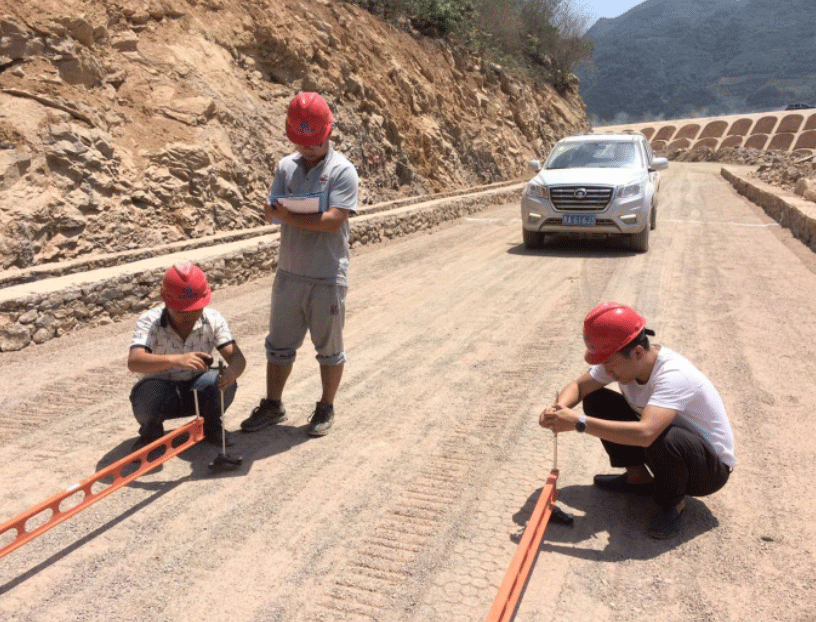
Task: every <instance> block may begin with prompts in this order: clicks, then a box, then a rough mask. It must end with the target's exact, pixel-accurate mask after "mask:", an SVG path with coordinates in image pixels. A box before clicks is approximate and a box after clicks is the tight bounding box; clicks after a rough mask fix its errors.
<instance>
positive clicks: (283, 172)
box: [270, 144, 358, 285]
mask: <svg viewBox="0 0 816 622" xmlns="http://www.w3.org/2000/svg"><path fill="white" fill-rule="evenodd" d="M357 184H358V179H357V171H356V170H355V168H354V165H353V164H352V163H351V162H349V161H348V159H346V157H345V156H343V155H342V154H340V153H338V152H336V151H335V150H334V148H333V147H332V146H331V144H330V145H329V151H328V153H327V154H326V157H325V158H324V159H323V161H322V162H321V163H320V164H318V165H317V166H315V167H313V168H312V169H311V170H310V171H309V172H306V169H305V168H304V166H303V156H301V155H300V154H299V153H293V154H292V155H289V156H286V157H285V158H283V159H282V160H281V161H280V162H278V166H277V167H276V168H275V179H274V180H273V182H272V187H271V189H270V194H293V195H297V194H307V193H314V192H321V193H323V196H322V197H321V204H322V205H326V207H327V209H328V208H332V207H338V208H340V209H345V210H349V211H350V212H355V211H356V210H357ZM348 240H349V223H348V220H345V221H344V222H343V224H342V225H341V226H340V229H338V230H337V231H336V232H335V233H326V232H321V231H308V230H306V229H303V228H302V227H297V226H295V225H288V224H286V223H283V224H281V237H280V249H279V251H278V270H281V271H283V272H287V273H289V274H292V275H295V276H297V277H301V278H305V279H308V280H310V281H315V282H318V283H326V284H333V285H347V284H348V283H347V278H348V263H349V242H348Z"/></svg>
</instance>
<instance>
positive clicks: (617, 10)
mask: <svg viewBox="0 0 816 622" xmlns="http://www.w3.org/2000/svg"><path fill="white" fill-rule="evenodd" d="M641 2H643V0H575V3H574V6H576V7H581V6H583V8H584V11H585V12H586V13H588V14H589V15H591V16H592V18H591V19H590V25H592V24H594V23H595V21H596V20H597V19H598V18H599V17H617V16H618V15H623V14H624V13H626V11H628V10H629V9H631V8H632V7H633V6H636V5H638V4H640V3H641Z"/></svg>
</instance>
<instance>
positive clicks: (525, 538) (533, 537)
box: [486, 469, 558, 622]
mask: <svg viewBox="0 0 816 622" xmlns="http://www.w3.org/2000/svg"><path fill="white" fill-rule="evenodd" d="M557 481H558V469H553V470H552V471H550V476H549V477H548V478H547V483H546V484H545V485H544V488H542V489H541V496H540V497H539V498H538V503H536V506H535V509H534V510H533V515H532V516H531V517H530V520H529V522H528V523H527V527H526V529H525V530H524V535H522V536H521V541H520V542H519V545H518V548H517V549H516V554H515V555H513V559H512V561H511V562H510V567H509V568H508V569H507V573H506V574H505V575H504V581H502V584H501V587H499V592H498V594H496V599H495V600H494V601H493V607H491V609H490V613H489V614H488V615H487V620H486V622H509V620H512V619H513V616H514V615H515V612H516V607H517V605H518V602H519V600H520V599H521V593H522V591H523V590H524V586H525V585H526V583H527V577H528V575H529V574H530V568H532V566H533V562H534V561H535V558H536V554H537V553H538V547H539V546H540V545H541V538H542V537H543V536H544V530H545V529H546V528H547V523H548V522H549V520H550V515H551V514H552V510H553V507H555V497H556V490H555V483H556V482H557Z"/></svg>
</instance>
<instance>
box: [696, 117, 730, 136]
mask: <svg viewBox="0 0 816 622" xmlns="http://www.w3.org/2000/svg"><path fill="white" fill-rule="evenodd" d="M727 129H728V122H726V121H722V120H720V121H712V122H711V123H709V124H708V125H706V126H705V127H704V128H703V132H702V133H701V134H700V138H719V137H720V136H722V135H723V134H725V130H727Z"/></svg>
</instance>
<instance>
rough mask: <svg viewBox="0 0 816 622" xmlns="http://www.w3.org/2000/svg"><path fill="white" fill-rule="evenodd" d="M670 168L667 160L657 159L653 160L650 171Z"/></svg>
mask: <svg viewBox="0 0 816 622" xmlns="http://www.w3.org/2000/svg"><path fill="white" fill-rule="evenodd" d="M667 168H669V161H668V160H667V159H666V158H655V159H654V160H652V165H651V166H650V167H649V170H650V171H662V170H664V169H667Z"/></svg>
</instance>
